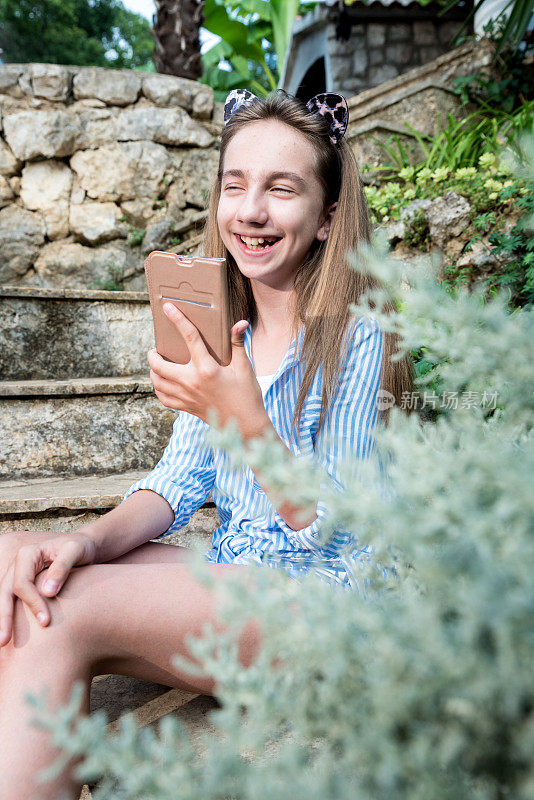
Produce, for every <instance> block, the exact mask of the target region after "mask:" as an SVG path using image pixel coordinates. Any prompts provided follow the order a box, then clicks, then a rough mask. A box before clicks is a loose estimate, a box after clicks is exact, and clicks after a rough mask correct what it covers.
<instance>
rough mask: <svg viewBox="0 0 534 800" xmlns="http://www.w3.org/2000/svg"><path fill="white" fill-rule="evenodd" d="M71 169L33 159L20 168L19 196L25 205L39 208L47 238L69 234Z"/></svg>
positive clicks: (53, 161) (63, 165)
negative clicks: (33, 160) (33, 161)
mask: <svg viewBox="0 0 534 800" xmlns="http://www.w3.org/2000/svg"><path fill="white" fill-rule="evenodd" d="M71 188H72V172H71V170H70V169H69V168H68V166H67V165H66V164H64V163H63V162H62V161H56V160H53V159H51V160H50V161H37V162H35V163H30V164H27V165H26V166H25V167H24V169H23V170H22V179H21V185H20V197H21V200H22V202H23V203H24V205H25V206H26V208H28V209H30V210H31V211H40V212H41V214H42V215H43V219H44V221H45V227H46V235H47V236H48V238H49V239H60V238H63V237H65V236H68V234H69V196H70V192H71Z"/></svg>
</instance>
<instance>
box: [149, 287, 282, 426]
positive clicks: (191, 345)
mask: <svg viewBox="0 0 534 800" xmlns="http://www.w3.org/2000/svg"><path fill="white" fill-rule="evenodd" d="M163 309H164V311H165V313H166V314H167V316H168V317H169V319H170V320H171V322H173V323H174V325H176V328H177V330H178V331H179V333H180V334H181V335H182V336H183V338H184V340H185V342H186V344H187V347H188V349H189V353H190V355H191V360H190V361H189V362H188V363H187V364H174V363H172V362H170V361H165V359H164V358H162V357H161V356H160V355H159V354H158V353H157V351H156V350H155V349H153V350H149V351H148V353H147V358H148V363H149V364H150V367H151V369H150V379H151V381H152V384H153V386H154V390H155V392H156V396H157V397H158V399H159V400H160V401H161V402H162V403H163V405H164V406H166V407H167V408H174V409H176V410H180V411H188V412H189V413H190V414H194V415H195V416H197V417H200V419H201V420H203V421H204V422H206V423H208V424H209V419H208V411H209V410H210V409H215V411H216V412H217V419H218V424H217V428H219V429H222V428H224V427H226V424H227V422H228V420H230V419H235V420H237V424H238V427H239V430H240V431H241V435H242V436H243V437H248V436H252V435H255V434H257V433H260V432H261V430H262V428H263V427H264V425H265V424H266V422H267V421H268V420H269V418H268V415H267V412H266V410H265V406H264V405H263V395H262V392H261V388H260V385H259V383H258V381H257V380H256V376H255V374H254V370H253V369H252V364H251V363H250V361H249V359H248V357H247V354H246V352H245V344H244V341H245V330H246V326H247V324H248V323H247V322H246V321H243V320H240V321H239V322H236V324H235V325H234V326H233V328H232V330H231V331H230V336H231V340H232V360H231V361H230V363H229V364H228V366H226V367H223V366H221V365H220V364H218V363H217V361H215V359H214V358H213V357H212V356H211V355H210V353H209V352H208V349H207V347H206V345H205V344H204V341H203V339H202V337H201V335H200V333H199V331H198V329H197V328H196V327H195V325H193V323H192V322H191V321H190V320H189V319H188V318H187V317H186V316H185V314H182V312H181V311H179V310H178V309H176V308H175V307H174V306H173V305H172V304H171V303H165V305H164V306H163ZM173 312H174V313H173Z"/></svg>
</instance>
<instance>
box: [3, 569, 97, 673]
mask: <svg viewBox="0 0 534 800" xmlns="http://www.w3.org/2000/svg"><path fill="white" fill-rule="evenodd" d="M47 577H48V569H45V570H43V571H42V572H40V573H39V575H37V577H36V579H35V587H36V589H37V591H38V592H39V594H41V595H42V596H43V598H45V602H46V605H47V607H48V619H49V622H48V624H47V625H46V626H43V625H41V623H40V622H39V621H38V620H37V618H36V615H35V613H34V611H33V610H32V609H30V607H29V606H28V605H27V604H26V603H25V602H24V601H23V600H21V598H20V597H16V598H15V602H14V604H13V623H12V635H11V640H10V642H9V643H8V645H5V646H4V647H3V648H2V650H3V651H4V650H5V651H6V652H7V651H9V649H10V650H11V654H12V656H14V657H17V656H16V654H17V653H18V656H19V657H23V651H24V654H28V655H30V654H32V653H33V657H34V658H36V660H39V661H42V660H43V659H47V658H50V659H53V660H57V663H58V665H59V664H65V665H67V664H69V662H70V658H69V654H74V651H75V648H76V647H77V643H78V644H79V636H80V634H81V630H80V629H81V622H80V614H79V612H78V604H77V603H68V602H64V601H63V600H62V599H61V597H60V596H58V597H46V596H45V595H44V594H43V591H42V588H43V586H44V583H45V581H46V580H47ZM69 579H70V578H69ZM30 657H31V655H30Z"/></svg>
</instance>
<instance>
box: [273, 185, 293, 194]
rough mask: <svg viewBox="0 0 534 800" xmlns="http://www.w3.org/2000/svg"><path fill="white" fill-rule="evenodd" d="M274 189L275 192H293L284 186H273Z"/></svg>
mask: <svg viewBox="0 0 534 800" xmlns="http://www.w3.org/2000/svg"><path fill="white" fill-rule="evenodd" d="M274 190H275V192H287V193H288V194H293V190H292V189H286V188H285V186H275V187H274Z"/></svg>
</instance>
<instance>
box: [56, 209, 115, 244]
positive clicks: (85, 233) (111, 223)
mask: <svg viewBox="0 0 534 800" xmlns="http://www.w3.org/2000/svg"><path fill="white" fill-rule="evenodd" d="M121 217H122V213H121V210H120V208H119V207H118V206H117V205H116V204H115V203H94V202H91V201H89V202H87V203H80V204H78V205H72V206H71V207H70V217H69V224H70V229H71V231H72V232H73V233H74V234H75V236H78V237H79V238H80V239H81V241H82V242H84V243H85V244H93V245H94V244H101V243H102V242H108V241H110V240H111V239H118V238H121V237H123V238H126V236H127V229H126V226H125V225H124V224H123V223H122V222H121V221H120V218H121Z"/></svg>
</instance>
